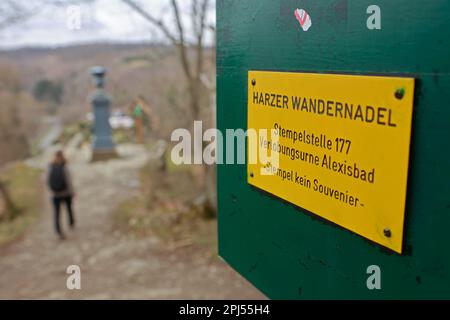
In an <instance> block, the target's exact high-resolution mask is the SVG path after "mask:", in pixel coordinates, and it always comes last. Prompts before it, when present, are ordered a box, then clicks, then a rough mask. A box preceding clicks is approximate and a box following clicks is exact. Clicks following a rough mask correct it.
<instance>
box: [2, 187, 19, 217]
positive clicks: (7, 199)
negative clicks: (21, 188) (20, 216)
mask: <svg viewBox="0 0 450 320" xmlns="http://www.w3.org/2000/svg"><path fill="white" fill-rule="evenodd" d="M0 196H1V197H2V199H3V202H4V204H5V213H6V216H5V217H6V219H8V220H12V219H14V218H15V217H16V215H17V213H18V209H17V207H16V205H15V204H14V202H13V200H12V198H11V196H10V194H9V191H8V188H7V187H6V183H5V182H3V181H0Z"/></svg>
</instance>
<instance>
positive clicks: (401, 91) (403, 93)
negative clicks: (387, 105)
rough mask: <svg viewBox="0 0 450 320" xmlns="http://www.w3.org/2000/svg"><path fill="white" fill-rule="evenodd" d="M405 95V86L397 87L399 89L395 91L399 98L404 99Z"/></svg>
mask: <svg viewBox="0 0 450 320" xmlns="http://www.w3.org/2000/svg"><path fill="white" fill-rule="evenodd" d="M404 96H405V89H404V88H401V89H397V91H395V97H396V98H397V99H398V100H402V99H403V97H404Z"/></svg>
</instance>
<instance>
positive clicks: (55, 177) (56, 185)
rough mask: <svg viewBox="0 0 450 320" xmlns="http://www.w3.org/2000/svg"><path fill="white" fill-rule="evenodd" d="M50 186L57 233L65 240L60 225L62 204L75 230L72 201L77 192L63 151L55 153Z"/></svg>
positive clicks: (71, 226) (49, 176)
mask: <svg viewBox="0 0 450 320" xmlns="http://www.w3.org/2000/svg"><path fill="white" fill-rule="evenodd" d="M48 186H49V189H50V191H51V192H52V203H53V214H54V216H53V217H54V226H55V231H56V233H57V234H58V236H59V238H60V239H61V240H64V239H65V235H64V232H62V230H61V224H60V213H61V204H62V203H65V204H66V207H67V214H68V217H69V227H70V228H71V229H73V228H74V227H75V219H74V216H73V210H72V200H73V198H74V197H75V192H74V188H73V185H72V180H71V177H70V172H69V168H68V165H67V160H66V158H65V157H64V153H63V152H62V151H58V152H56V153H55V156H54V159H53V161H52V163H51V164H50V168H49V174H48Z"/></svg>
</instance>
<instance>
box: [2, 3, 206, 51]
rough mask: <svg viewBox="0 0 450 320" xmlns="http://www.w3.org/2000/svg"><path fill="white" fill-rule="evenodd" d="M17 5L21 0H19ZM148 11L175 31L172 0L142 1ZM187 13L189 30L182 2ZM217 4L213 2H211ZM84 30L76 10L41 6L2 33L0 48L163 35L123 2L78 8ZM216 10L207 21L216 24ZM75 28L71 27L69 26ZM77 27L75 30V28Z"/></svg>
mask: <svg viewBox="0 0 450 320" xmlns="http://www.w3.org/2000/svg"><path fill="white" fill-rule="evenodd" d="M0 1H1V0H0ZM17 1H18V2H19V1H21V0H17ZM26 3H27V5H28V6H30V7H32V6H33V5H34V6H36V5H37V4H38V3H39V0H26ZM139 3H142V4H144V7H145V8H146V9H147V11H148V12H150V13H152V14H153V15H154V16H158V17H161V16H162V17H164V20H165V21H166V23H167V24H168V25H169V27H170V28H173V19H172V16H171V11H170V7H169V6H168V4H169V0H140V1H139ZM179 3H180V5H181V6H182V7H183V6H184V7H183V8H182V10H183V12H185V25H186V28H187V29H188V30H189V29H190V26H189V22H190V19H187V14H188V9H189V7H186V5H187V4H188V3H189V1H187V0H181V1H179ZM212 4H214V1H212ZM78 8H79V12H80V14H81V28H80V29H77V28H76V23H75V24H74V21H76V19H75V20H74V19H70V17H72V18H73V17H74V16H75V15H76V12H77V11H76V10H78V9H77V8H75V11H74V7H69V5H62V6H59V7H55V6H45V7H42V6H40V7H38V8H37V9H38V13H37V14H35V15H34V16H33V17H32V18H30V19H28V20H26V21H25V22H21V23H19V24H16V25H13V26H11V27H8V28H6V29H3V30H0V48H3V49H8V48H16V47H23V46H60V45H68V44H74V43H86V42H99V41H102V42H104V41H114V42H116V41H120V42H139V41H155V40H156V41H161V40H162V39H163V36H162V35H161V34H160V33H159V32H158V31H156V29H155V28H152V27H151V26H150V24H149V23H148V22H147V21H145V20H144V19H142V18H141V17H140V16H139V15H138V14H136V13H135V12H134V11H133V10H132V9H131V8H129V7H128V6H127V5H125V4H123V3H122V2H121V0H96V1H94V2H93V3H91V4H83V5H80V6H79V7H78ZM214 20H215V11H214V8H212V9H211V11H210V14H209V17H208V21H209V22H214ZM70 26H72V28H71V27H70ZM74 26H75V27H74Z"/></svg>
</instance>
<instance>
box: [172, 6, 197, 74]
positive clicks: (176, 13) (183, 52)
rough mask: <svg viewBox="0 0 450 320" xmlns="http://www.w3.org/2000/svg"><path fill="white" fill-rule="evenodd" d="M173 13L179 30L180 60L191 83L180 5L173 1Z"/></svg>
mask: <svg viewBox="0 0 450 320" xmlns="http://www.w3.org/2000/svg"><path fill="white" fill-rule="evenodd" d="M171 4H172V9H173V13H174V16H175V21H176V24H177V28H178V35H179V37H180V42H179V44H178V47H179V49H180V58H181V64H182V65H183V69H184V73H185V74H186V77H187V78H188V79H189V81H191V80H192V75H191V68H190V65H189V60H188V57H187V53H186V43H185V40H184V28H183V23H182V22H181V16H180V10H179V9H178V3H177V1H176V0H171Z"/></svg>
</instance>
